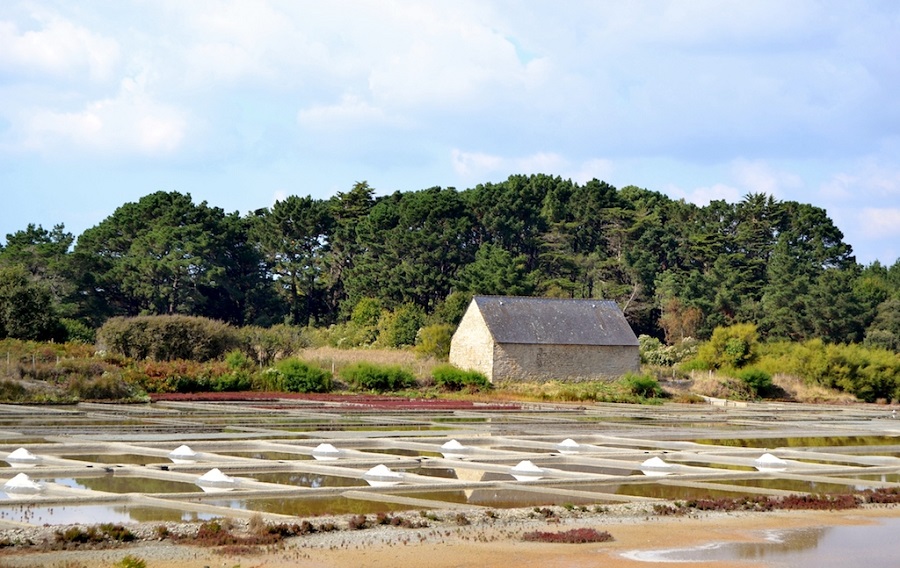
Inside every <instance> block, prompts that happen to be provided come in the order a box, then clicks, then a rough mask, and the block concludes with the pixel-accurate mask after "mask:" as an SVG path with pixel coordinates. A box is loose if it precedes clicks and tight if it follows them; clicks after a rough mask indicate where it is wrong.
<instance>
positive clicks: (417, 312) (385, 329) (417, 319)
mask: <svg viewBox="0 0 900 568" xmlns="http://www.w3.org/2000/svg"><path fill="white" fill-rule="evenodd" d="M424 321H425V312H423V311H422V308H420V307H418V306H416V305H413V304H404V305H402V306H400V307H398V308H397V309H396V310H394V311H393V312H386V313H383V314H382V316H381V319H379V320H378V330H379V333H378V342H379V343H380V344H382V345H384V346H386V347H402V346H404V345H413V344H415V342H416V335H417V334H418V333H419V328H420V327H421V326H422V324H423V323H424Z"/></svg>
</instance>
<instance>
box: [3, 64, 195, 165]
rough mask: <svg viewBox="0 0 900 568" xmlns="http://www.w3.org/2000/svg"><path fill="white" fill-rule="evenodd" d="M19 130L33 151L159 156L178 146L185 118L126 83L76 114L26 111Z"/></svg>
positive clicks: (139, 85)
mask: <svg viewBox="0 0 900 568" xmlns="http://www.w3.org/2000/svg"><path fill="white" fill-rule="evenodd" d="M17 126H18V128H19V129H21V130H22V131H23V132H22V136H23V146H24V147H25V148H27V149H29V150H32V151H38V152H42V153H65V154H69V153H72V154H76V155H77V154H100V155H103V156H110V155H128V154H138V155H145V156H157V155H164V154H170V153H172V152H174V151H175V150H177V149H178V148H179V147H180V146H181V144H182V142H183V140H184V138H185V135H186V131H187V118H186V113H185V112H183V111H182V110H180V109H178V108H176V107H173V106H169V105H166V104H163V103H160V102H157V101H155V100H153V99H152V98H151V97H150V96H148V95H147V94H146V93H145V92H144V89H143V83H142V81H141V80H135V79H126V80H124V81H122V84H121V87H120V89H119V93H118V95H117V96H116V97H115V98H107V99H102V100H98V101H94V102H90V103H88V104H86V105H85V107H84V108H82V109H81V110H76V111H57V110H48V109H37V110H32V111H26V112H25V113H23V116H22V117H20V124H18V125H17Z"/></svg>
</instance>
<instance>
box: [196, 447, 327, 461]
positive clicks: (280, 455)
mask: <svg viewBox="0 0 900 568" xmlns="http://www.w3.org/2000/svg"><path fill="white" fill-rule="evenodd" d="M216 455H220V456H232V457H236V458H252V459H255V460H273V461H296V460H311V459H313V457H312V456H311V455H308V454H294V453H289V452H271V451H265V450H263V451H247V452H214V453H213V452H207V453H206V458H207V459H212V460H215V457H216Z"/></svg>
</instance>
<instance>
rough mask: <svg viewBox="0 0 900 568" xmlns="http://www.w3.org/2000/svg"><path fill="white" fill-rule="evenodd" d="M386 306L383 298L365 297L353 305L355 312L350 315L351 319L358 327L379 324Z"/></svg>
mask: <svg viewBox="0 0 900 568" xmlns="http://www.w3.org/2000/svg"><path fill="white" fill-rule="evenodd" d="M383 311H384V307H383V306H382V305H381V300H379V299H377V298H363V299H361V300H360V301H359V302H357V303H356V306H354V307H353V313H352V314H351V315H350V321H351V322H352V323H353V324H354V325H356V326H357V327H372V328H374V327H375V326H376V325H378V320H379V319H380V318H381V312H383Z"/></svg>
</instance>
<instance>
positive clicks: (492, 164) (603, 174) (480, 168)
mask: <svg viewBox="0 0 900 568" xmlns="http://www.w3.org/2000/svg"><path fill="white" fill-rule="evenodd" d="M450 159H451V162H452V164H453V170H454V171H455V172H456V174H457V175H458V176H460V177H461V178H463V179H464V180H468V181H481V180H484V179H487V178H490V177H496V176H497V175H498V174H499V175H503V176H507V175H512V174H549V175H558V176H560V177H563V178H566V179H571V180H572V181H574V182H576V183H585V182H587V181H590V180H592V179H594V178H597V179H600V180H604V179H608V178H609V176H610V174H611V173H612V171H613V169H614V167H613V163H612V162H611V161H610V160H604V159H600V158H596V159H591V160H587V161H585V162H583V163H581V164H576V165H572V163H571V162H570V161H569V160H568V159H566V158H565V157H564V156H562V155H560V154H557V153H555V152H536V153H534V154H529V155H527V156H513V157H504V156H496V155H492V154H487V153H483V152H464V151H462V150H459V149H454V150H453V151H452V152H451V153H450Z"/></svg>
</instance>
